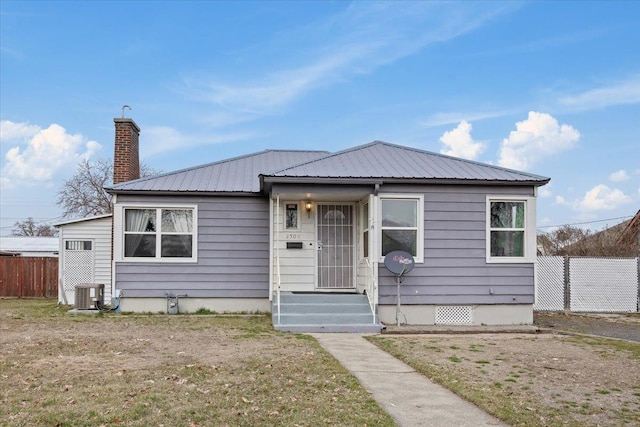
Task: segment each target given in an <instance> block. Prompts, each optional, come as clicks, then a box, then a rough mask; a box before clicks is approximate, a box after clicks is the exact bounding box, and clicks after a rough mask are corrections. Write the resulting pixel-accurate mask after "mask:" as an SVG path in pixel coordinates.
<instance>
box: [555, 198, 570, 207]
mask: <svg viewBox="0 0 640 427" xmlns="http://www.w3.org/2000/svg"><path fill="white" fill-rule="evenodd" d="M555 204H556V205H562V206H567V205H568V204H569V203H568V202H567V200H566V199H565V198H564V197H562V196H556V200H555Z"/></svg>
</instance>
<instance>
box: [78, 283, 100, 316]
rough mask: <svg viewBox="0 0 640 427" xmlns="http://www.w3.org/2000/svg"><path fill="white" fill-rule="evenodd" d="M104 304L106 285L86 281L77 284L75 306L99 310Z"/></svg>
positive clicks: (81, 308) (79, 308)
mask: <svg viewBox="0 0 640 427" xmlns="http://www.w3.org/2000/svg"><path fill="white" fill-rule="evenodd" d="M102 306H104V285H103V284H95V283H84V284H80V285H76V293H75V307H76V308H77V309H78V310H98V309H99V308H100V307H102Z"/></svg>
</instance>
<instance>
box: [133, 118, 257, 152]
mask: <svg viewBox="0 0 640 427" xmlns="http://www.w3.org/2000/svg"><path fill="white" fill-rule="evenodd" d="M144 132H145V135H147V136H145V138H147V139H148V140H150V141H153V144H143V145H140V150H141V151H140V157H143V158H144V157H148V156H152V155H155V154H158V153H163V152H167V151H172V150H175V149H176V148H178V147H179V148H180V149H186V148H191V147H197V146H201V145H211V144H223V143H228V142H237V141H242V140H247V139H250V138H252V137H255V134H254V133H250V132H238V133H227V134H216V135H206V136H197V135H185V134H183V133H181V132H179V131H178V130H176V129H174V128H172V127H169V126H150V127H148V128H145V131H144Z"/></svg>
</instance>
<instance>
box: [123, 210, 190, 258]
mask: <svg viewBox="0 0 640 427" xmlns="http://www.w3.org/2000/svg"><path fill="white" fill-rule="evenodd" d="M125 209H190V210H193V249H192V250H193V252H192V257H191V258H161V257H155V258H151V257H140V258H126V257H125V256H124V211H125ZM113 213H114V216H113V252H114V260H115V261H118V262H136V263H140V262H144V263H162V264H167V263H168V264H175V263H197V262H198V205H184V204H172V203H166V204H165V203H127V204H122V205H115V206H114V212H113Z"/></svg>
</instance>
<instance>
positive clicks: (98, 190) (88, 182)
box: [56, 159, 159, 218]
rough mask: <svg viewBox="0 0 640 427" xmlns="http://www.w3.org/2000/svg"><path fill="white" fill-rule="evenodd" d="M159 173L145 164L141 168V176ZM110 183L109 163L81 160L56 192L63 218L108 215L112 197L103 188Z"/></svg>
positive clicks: (111, 179)
mask: <svg viewBox="0 0 640 427" xmlns="http://www.w3.org/2000/svg"><path fill="white" fill-rule="evenodd" d="M158 173H159V172H158V171H155V170H153V169H151V168H150V167H148V166H147V165H144V164H142V165H140V175H141V176H142V177H146V176H152V175H156V174H158ZM112 182H113V161H112V160H107V159H97V160H95V161H93V162H90V161H88V160H83V161H82V162H81V163H80V164H79V165H78V170H77V171H76V173H75V174H74V175H73V176H72V177H71V178H69V179H67V180H66V181H65V182H64V183H63V184H62V187H61V188H60V190H58V197H57V199H56V204H57V205H58V206H60V207H61V208H62V209H63V212H62V216H63V218H84V217H90V216H95V215H102V214H107V213H111V211H112V203H111V195H110V194H108V193H107V192H106V191H104V187H105V186H109V185H111V183H112Z"/></svg>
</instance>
